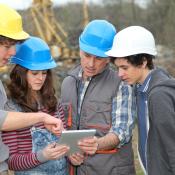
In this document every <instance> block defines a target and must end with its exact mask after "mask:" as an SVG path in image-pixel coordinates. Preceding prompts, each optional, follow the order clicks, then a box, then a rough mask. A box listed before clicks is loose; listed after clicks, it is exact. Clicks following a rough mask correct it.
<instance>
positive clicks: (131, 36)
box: [106, 26, 157, 57]
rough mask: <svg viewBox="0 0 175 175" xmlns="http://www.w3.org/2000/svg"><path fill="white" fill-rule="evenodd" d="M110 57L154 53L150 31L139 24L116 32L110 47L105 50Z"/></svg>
mask: <svg viewBox="0 0 175 175" xmlns="http://www.w3.org/2000/svg"><path fill="white" fill-rule="evenodd" d="M106 54H107V55H108V56H111V57H126V56H130V55H136V54H149V55H154V56H155V55H156V54H157V51H156V47H155V40H154V37H153V35H152V33H151V32H150V31H148V30H147V29H145V28H144V27H141V26H130V27H127V28H125V29H123V30H121V31H120V32H118V33H117V34H116V35H115V37H114V41H113V46H112V49H111V50H109V51H108V52H106Z"/></svg>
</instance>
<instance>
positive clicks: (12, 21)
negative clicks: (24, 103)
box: [0, 4, 61, 175]
mask: <svg viewBox="0 0 175 175" xmlns="http://www.w3.org/2000/svg"><path fill="white" fill-rule="evenodd" d="M27 38H29V35H28V34H27V33H26V32H24V31H23V28H22V19H21V16H20V15H19V14H18V13H17V12H16V11H15V10H13V9H12V8H10V7H8V6H7V5H4V4H0V67H2V66H4V65H6V64H7V63H8V59H9V58H10V57H11V56H12V55H14V54H15V52H16V51H15V44H16V43H18V42H22V41H24V40H26V39H27ZM6 101H7V97H6V93H5V90H4V87H3V85H2V82H1V81H0V131H2V130H14V129H17V128H22V127H26V126H30V125H33V124H34V123H38V122H44V123H45V124H50V125H52V126H55V129H56V128H60V125H61V122H60V120H58V119H56V118H53V117H52V116H50V115H48V114H45V113H19V112H7V111H4V104H5V103H6ZM8 154H9V152H8V147H7V146H5V145H4V144H3V142H2V139H1V132H0V175H6V174H7V169H8V167H7V164H6V162H5V160H6V159H7V158H8Z"/></svg>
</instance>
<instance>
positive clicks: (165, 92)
mask: <svg viewBox="0 0 175 175" xmlns="http://www.w3.org/2000/svg"><path fill="white" fill-rule="evenodd" d="M79 48H80V64H79V65H77V66H75V68H73V69H72V70H70V71H69V72H68V75H67V77H66V78H65V79H64V80H63V82H62V86H61V97H60V99H59V100H58V98H57V97H56V94H55V89H54V85H53V75H52V69H53V68H55V67H56V66H57V64H56V62H55V61H54V59H53V58H52V56H51V53H50V49H49V47H48V45H47V44H46V43H45V42H44V41H43V40H42V39H40V38H38V37H35V36H29V34H27V33H26V32H24V31H23V28H22V19H21V16H20V15H19V14H18V13H17V12H16V11H15V10H13V9H11V8H10V7H8V6H6V5H3V4H0V66H4V65H5V64H7V63H8V61H10V63H11V64H14V66H13V68H12V70H11V72H10V82H9V84H8V86H7V96H6V93H5V90H4V88H3V85H2V83H1V84H0V109H1V110H0V131H1V132H2V133H1V135H0V175H7V174H8V169H10V170H13V171H14V173H15V174H16V175H34V174H37V175H40V174H41V175H48V174H52V175H56V174H59V175H68V174H70V175H100V174H102V175H109V174H110V175H119V174H122V175H135V174H136V172H135V166H134V156H133V150H132V130H133V128H134V126H135V122H136V121H137V123H138V131H139V132H138V133H139V139H138V153H139V159H140V163H141V165H142V167H143V171H144V173H145V174H146V175H157V174H160V175H174V174H175V147H174V144H175V138H174V137H173V135H174V133H175V132H174V131H175V126H174V123H175V95H174V94H175V93H173V92H175V91H174V88H175V80H174V79H173V77H171V76H170V75H169V74H168V72H166V71H165V70H163V69H160V68H157V67H155V65H154V63H153V62H154V59H155V56H156V54H157V51H156V46H155V40H154V37H153V35H152V33H151V32H150V31H148V30H147V29H145V28H144V27H141V26H130V27H127V28H125V29H123V30H121V31H119V32H117V31H116V28H115V27H114V25H113V24H111V23H109V22H108V21H106V20H102V19H96V20H92V21H91V22H90V23H89V24H88V25H87V26H86V27H85V29H84V30H83V32H82V33H81V34H80V37H79ZM9 59H10V60H9ZM110 63H113V64H114V65H115V66H116V67H117V71H115V70H113V69H112V68H111V66H110ZM92 128H93V129H96V134H95V136H94V137H89V138H84V139H82V140H80V141H79V142H78V143H77V144H78V146H79V147H80V149H81V150H82V152H80V153H75V154H72V155H70V156H67V152H68V151H69V149H70V148H69V146H66V145H59V144H56V142H57V140H58V139H59V137H60V135H61V132H62V130H64V129H68V130H81V129H92Z"/></svg>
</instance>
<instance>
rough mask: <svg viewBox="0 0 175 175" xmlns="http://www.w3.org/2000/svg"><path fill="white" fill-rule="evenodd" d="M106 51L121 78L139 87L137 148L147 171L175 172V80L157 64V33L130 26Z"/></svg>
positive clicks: (156, 173)
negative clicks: (155, 59) (155, 61)
mask: <svg viewBox="0 0 175 175" xmlns="http://www.w3.org/2000/svg"><path fill="white" fill-rule="evenodd" d="M106 54H107V55H109V56H111V57H113V58H112V61H113V62H114V64H115V65H116V66H117V67H118V75H119V76H120V77H121V79H122V80H123V81H126V82H127V83H128V84H130V85H135V87H136V100H137V101H136V102H137V109H138V111H137V116H138V119H137V120H138V131H139V132H138V135H139V139H138V152H139V158H140V162H141V165H142V167H143V170H144V172H145V174H146V175H147V174H148V175H174V174H175V146H174V145H175V137H174V133H175V80H174V78H172V77H171V76H170V75H169V73H168V72H166V71H165V70H163V69H160V68H156V67H155V65H154V62H153V60H154V58H155V56H156V54H157V51H156V45H155V40H154V36H153V35H152V33H151V32H150V31H149V30H147V29H146V28H144V27H141V26H130V27H127V28H125V29H123V30H121V31H120V32H118V33H117V34H116V36H115V38H114V42H113V47H112V49H111V50H109V51H108V52H107V53H106Z"/></svg>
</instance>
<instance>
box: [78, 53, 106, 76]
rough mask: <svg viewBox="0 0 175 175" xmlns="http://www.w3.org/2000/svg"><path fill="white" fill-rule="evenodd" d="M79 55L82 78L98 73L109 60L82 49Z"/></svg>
mask: <svg viewBox="0 0 175 175" xmlns="http://www.w3.org/2000/svg"><path fill="white" fill-rule="evenodd" d="M80 57H81V66H82V68H83V77H84V78H87V77H92V76H94V75H97V74H99V73H100V72H101V71H102V70H103V69H104V67H105V66H106V64H107V63H108V62H109V59H108V58H101V57H97V56H95V55H91V54H89V53H86V52H83V51H80Z"/></svg>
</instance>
